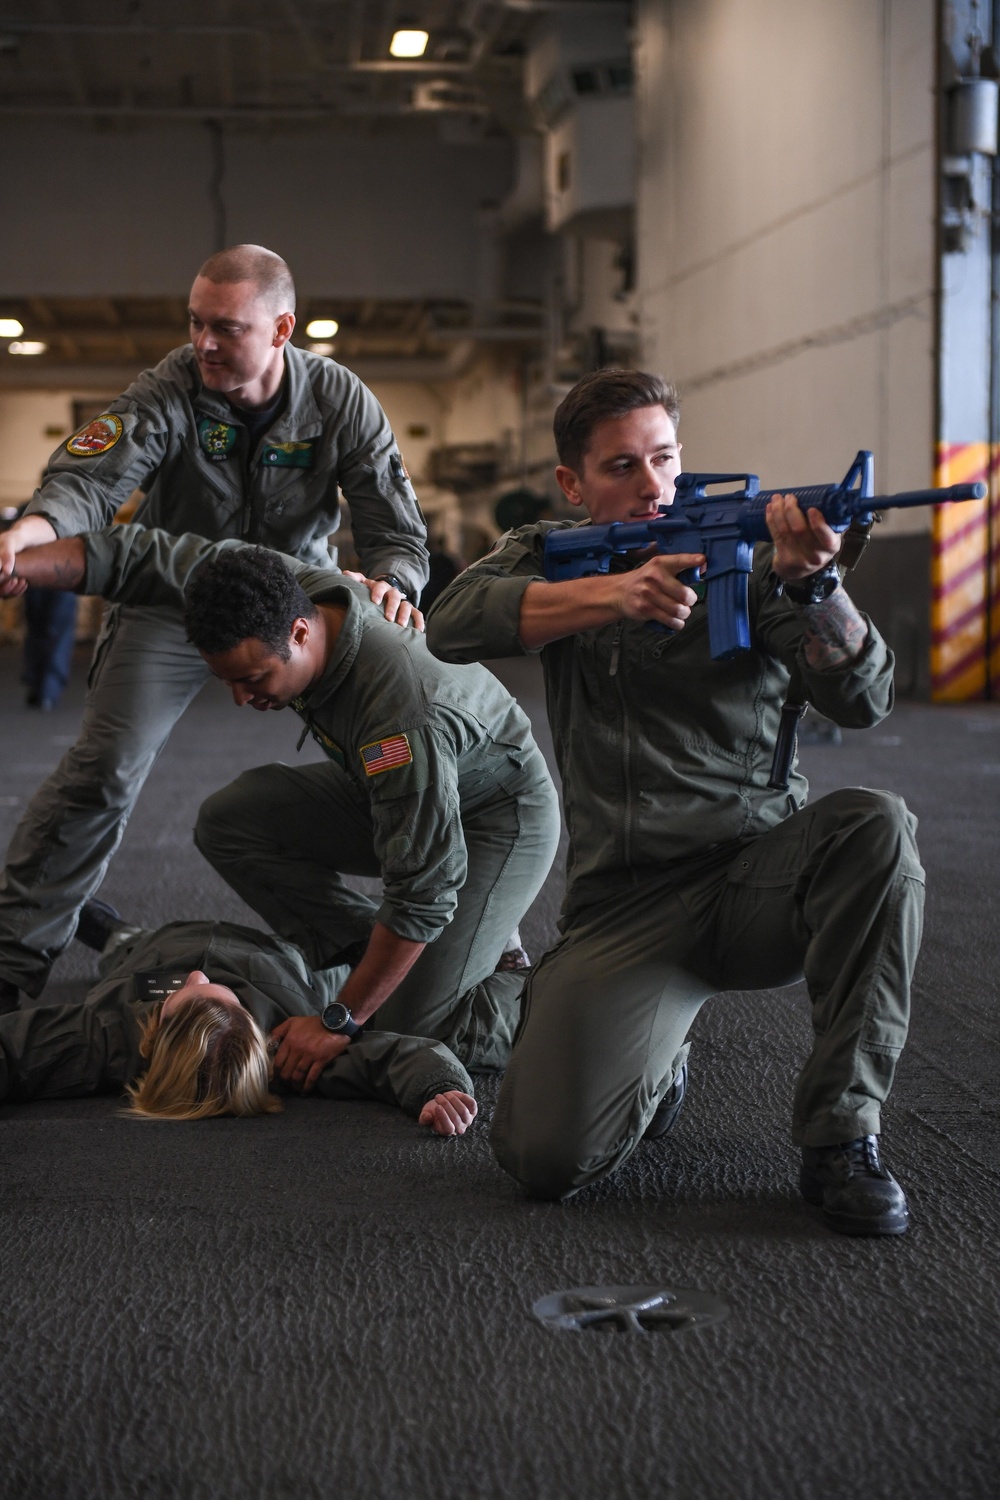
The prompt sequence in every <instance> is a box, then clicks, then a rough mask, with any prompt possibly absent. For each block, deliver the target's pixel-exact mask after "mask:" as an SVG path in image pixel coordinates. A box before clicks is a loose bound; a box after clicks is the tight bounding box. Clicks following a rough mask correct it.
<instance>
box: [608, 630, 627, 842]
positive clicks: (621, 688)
mask: <svg viewBox="0 0 1000 1500" xmlns="http://www.w3.org/2000/svg"><path fill="white" fill-rule="evenodd" d="M624 629H625V622H624V620H619V622H618V624H617V625H616V626H615V633H614V635H613V637H612V639H611V661H610V663H609V666H608V676H609V677H613V678H614V679H615V687H616V689H617V691H618V701H619V703H620V704H621V711H622V722H621V744H622V785H623V789H624V794H625V806H624V808H623V809H622V814H623V816H622V865H623V866H624V868H625V869H628V868H629V866H630V864H631V859H632V771H631V743H632V734H631V727H630V718H629V711H628V700H627V698H626V697H625V682H624V679H623V678H622V677H621V676H620V675H619V672H618V664H619V661H620V660H621V642H622V633H623V631H624Z"/></svg>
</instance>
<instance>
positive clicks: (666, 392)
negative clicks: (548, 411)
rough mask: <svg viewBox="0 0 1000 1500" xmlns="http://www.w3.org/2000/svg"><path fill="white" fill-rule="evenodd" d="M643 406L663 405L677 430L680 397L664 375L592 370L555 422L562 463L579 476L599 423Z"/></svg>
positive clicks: (558, 409)
mask: <svg viewBox="0 0 1000 1500" xmlns="http://www.w3.org/2000/svg"><path fill="white" fill-rule="evenodd" d="M643 406H662V407H663V410H664V411H665V412H666V414H667V416H668V417H669V418H670V420H671V421H672V422H673V424H674V426H675V427H676V425H677V422H678V420H679V418H680V414H681V403H680V397H679V396H678V394H677V391H676V389H675V388H674V386H672V385H670V384H669V382H667V381H666V380H664V379H663V377H662V376H661V375H650V374H648V373H647V372H646V371H645V370H616V369H607V370H593V371H592V372H591V373H590V374H589V375H584V377H583V379H582V380H578V381H577V383H576V385H575V386H574V387H573V389H572V390H571V391H570V392H569V394H568V395H567V396H565V397H564V398H563V400H562V401H561V402H560V403H559V405H558V406H557V407H556V414H555V416H554V417H553V419H552V430H553V432H554V433H555V439H556V452H557V453H558V455H559V462H560V463H561V464H565V466H566V468H567V469H572V470H573V471H574V472H575V473H577V474H579V473H580V471H581V469H582V468H583V460H584V458H585V457H586V454H587V449H588V448H589V446H590V437H591V434H592V432H593V431H594V428H595V427H596V426H597V424H598V422H605V421H607V419H608V418H609V417H624V416H627V415H628V413H629V412H630V411H638V410H639V408H640V407H643Z"/></svg>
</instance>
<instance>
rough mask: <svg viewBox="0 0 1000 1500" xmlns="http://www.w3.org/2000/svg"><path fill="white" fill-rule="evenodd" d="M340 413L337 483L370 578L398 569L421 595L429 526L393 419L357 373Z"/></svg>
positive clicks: (410, 589) (415, 593) (410, 588)
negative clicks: (341, 422)
mask: <svg viewBox="0 0 1000 1500" xmlns="http://www.w3.org/2000/svg"><path fill="white" fill-rule="evenodd" d="M340 414H341V417H342V419H343V426H342V429H341V433H340V439H339V449H340V451H339V454H338V459H337V482H338V484H339V486H340V489H341V492H342V493H343V496H344V499H345V500H346V501H347V503H348V505H349V506H350V507H351V534H352V537H353V539H354V546H355V550H356V551H357V554H358V557H359V558H360V559H361V563H362V566H363V568H364V571H365V573H366V574H367V576H368V577H369V578H376V577H378V575H379V574H380V573H392V574H394V575H395V576H396V577H398V578H399V580H400V581H401V582H402V583H403V584H405V586H406V589H407V591H408V592H409V593H410V594H411V595H412V596H413V597H414V598H416V597H418V596H419V594H420V591H421V589H422V588H423V586H424V584H425V583H426V582H427V578H428V574H429V571H430V570H429V563H428V556H427V547H426V541H427V526H426V523H425V521H424V518H423V515H422V514H421V511H420V506H419V505H418V503H417V497H416V495H415V493H414V490H413V486H412V484H411V483H410V480H409V476H408V475H407V473H406V468H405V466H404V464H403V459H402V456H401V454H400V452H399V449H398V447H397V446H396V439H395V437H394V436H393V433H392V428H391V427H390V426H389V421H388V418H387V417H386V414H385V412H384V411H383V410H382V407H381V406H380V405H379V403H378V401H377V400H376V398H375V397H374V396H373V395H372V393H371V391H370V390H369V389H368V388H367V386H365V385H364V384H363V383H362V382H361V381H360V380H358V379H357V378H356V377H352V381H351V386H350V389H349V391H348V393H347V394H346V397H345V399H344V400H343V404H342V405H341V408H340Z"/></svg>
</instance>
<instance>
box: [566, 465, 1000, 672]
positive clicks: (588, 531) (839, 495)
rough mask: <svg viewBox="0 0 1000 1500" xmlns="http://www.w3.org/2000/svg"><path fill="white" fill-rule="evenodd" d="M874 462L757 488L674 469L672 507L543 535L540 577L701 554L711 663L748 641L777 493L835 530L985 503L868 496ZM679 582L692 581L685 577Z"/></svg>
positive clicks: (946, 493)
mask: <svg viewBox="0 0 1000 1500" xmlns="http://www.w3.org/2000/svg"><path fill="white" fill-rule="evenodd" d="M874 475H875V464H874V460H873V458H872V455H871V453H869V452H868V451H867V450H866V449H862V450H861V452H860V453H859V454H858V456H857V458H856V459H855V460H854V462H853V463H852V465H851V467H850V468H849V469H848V471H847V473H846V474H845V476H844V478H843V480H842V481H841V483H840V484H811V485H805V486H804V487H801V488H800V487H799V486H797V485H782V486H780V487H779V488H778V489H773V490H762V489H761V488H760V487H759V480H758V478H757V475H756V474H678V476H677V486H676V493H675V497H674V503H673V505H664V506H661V507H660V509H659V512H658V514H657V515H655V516H654V517H652V518H651V519H650V520H648V521H614V522H612V523H611V525H610V526H575V527H572V528H570V529H567V530H563V531H550V532H549V533H548V535H547V536H546V538H545V577H546V578H547V579H548V580H549V581H550V582H552V583H558V582H561V581H563V580H565V579H569V578H587V577H590V576H592V575H593V574H596V573H607V571H608V569H609V567H610V565H611V560H612V558H613V557H616V556H623V555H624V554H626V553H628V552H633V551H636V550H640V549H643V548H648V547H652V546H655V547H656V549H657V551H658V552H663V553H676V552H700V553H704V555H705V558H706V561H707V566H706V567H705V568H704V569H703V571H702V581H704V583H705V584H706V585H707V587H706V594H707V602H708V639H709V649H710V651H711V654H712V657H713V659H714V660H716V661H724V660H726V659H727V658H728V657H731V656H735V655H736V653H737V652H738V651H746V650H747V649H748V648H749V646H750V616H749V613H748V610H747V590H748V585H749V579H750V573H751V571H752V569H753V549H754V543H755V542H769V541H770V540H771V534H770V532H769V531H768V528H767V518H766V515H765V512H766V510H767V506H768V502H769V501H770V500H772V499H774V497H775V496H776V495H794V496H795V498H796V500H797V501H798V502H799V505H800V506H801V508H802V510H804V511H805V510H808V509H809V508H810V506H814V507H815V508H816V509H817V510H818V511H819V512H820V513H821V514H822V516H823V518H824V520H825V521H826V523H827V525H828V526H830V527H832V529H833V530H834V531H838V532H842V531H846V530H847V528H848V527H849V526H851V523H852V522H853V523H855V526H856V527H857V528H860V529H861V531H862V532H863V533H864V532H866V531H867V529H868V528H870V527H871V525H872V522H873V521H874V520H875V519H876V512H878V511H883V510H901V509H904V508H906V507H907V506H911V505H939V504H941V503H942V502H943V501H952V500H983V499H985V497H986V486H985V484H983V483H982V482H981V481H980V482H977V483H975V484H953V485H950V486H949V487H948V488H946V489H939V490H905V491H904V492H903V493H902V494H899V495H874V494H873V493H872V491H873V489H874ZM714 484H740V485H742V488H741V489H737V490H729V491H727V492H726V493H725V494H722V495H713V496H709V495H706V493H705V490H706V487H707V486H708V485H714ZM682 581H683V582H692V583H693V582H695V581H696V580H694V579H688V578H686V577H685V578H684V579H683V580H682Z"/></svg>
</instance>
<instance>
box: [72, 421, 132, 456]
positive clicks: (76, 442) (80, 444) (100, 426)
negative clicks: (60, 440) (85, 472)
mask: <svg viewBox="0 0 1000 1500" xmlns="http://www.w3.org/2000/svg"><path fill="white" fill-rule="evenodd" d="M124 431H125V428H124V426H123V425H122V419H121V417H116V416H115V414H114V412H111V411H108V412H105V413H104V415H103V416H101V417H94V418H93V420H92V421H90V422H88V423H87V425H86V427H81V428H80V431H79V432H74V434H73V436H72V437H71V438H70V439H69V441H68V442H67V444H66V452H67V453H72V455H73V457H74V458H96V456H97V454H98V453H107V451H108V449H109V448H113V447H114V446H115V444H116V443H117V441H118V439H119V438H120V437H121V435H122V433H123V432H124Z"/></svg>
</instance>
